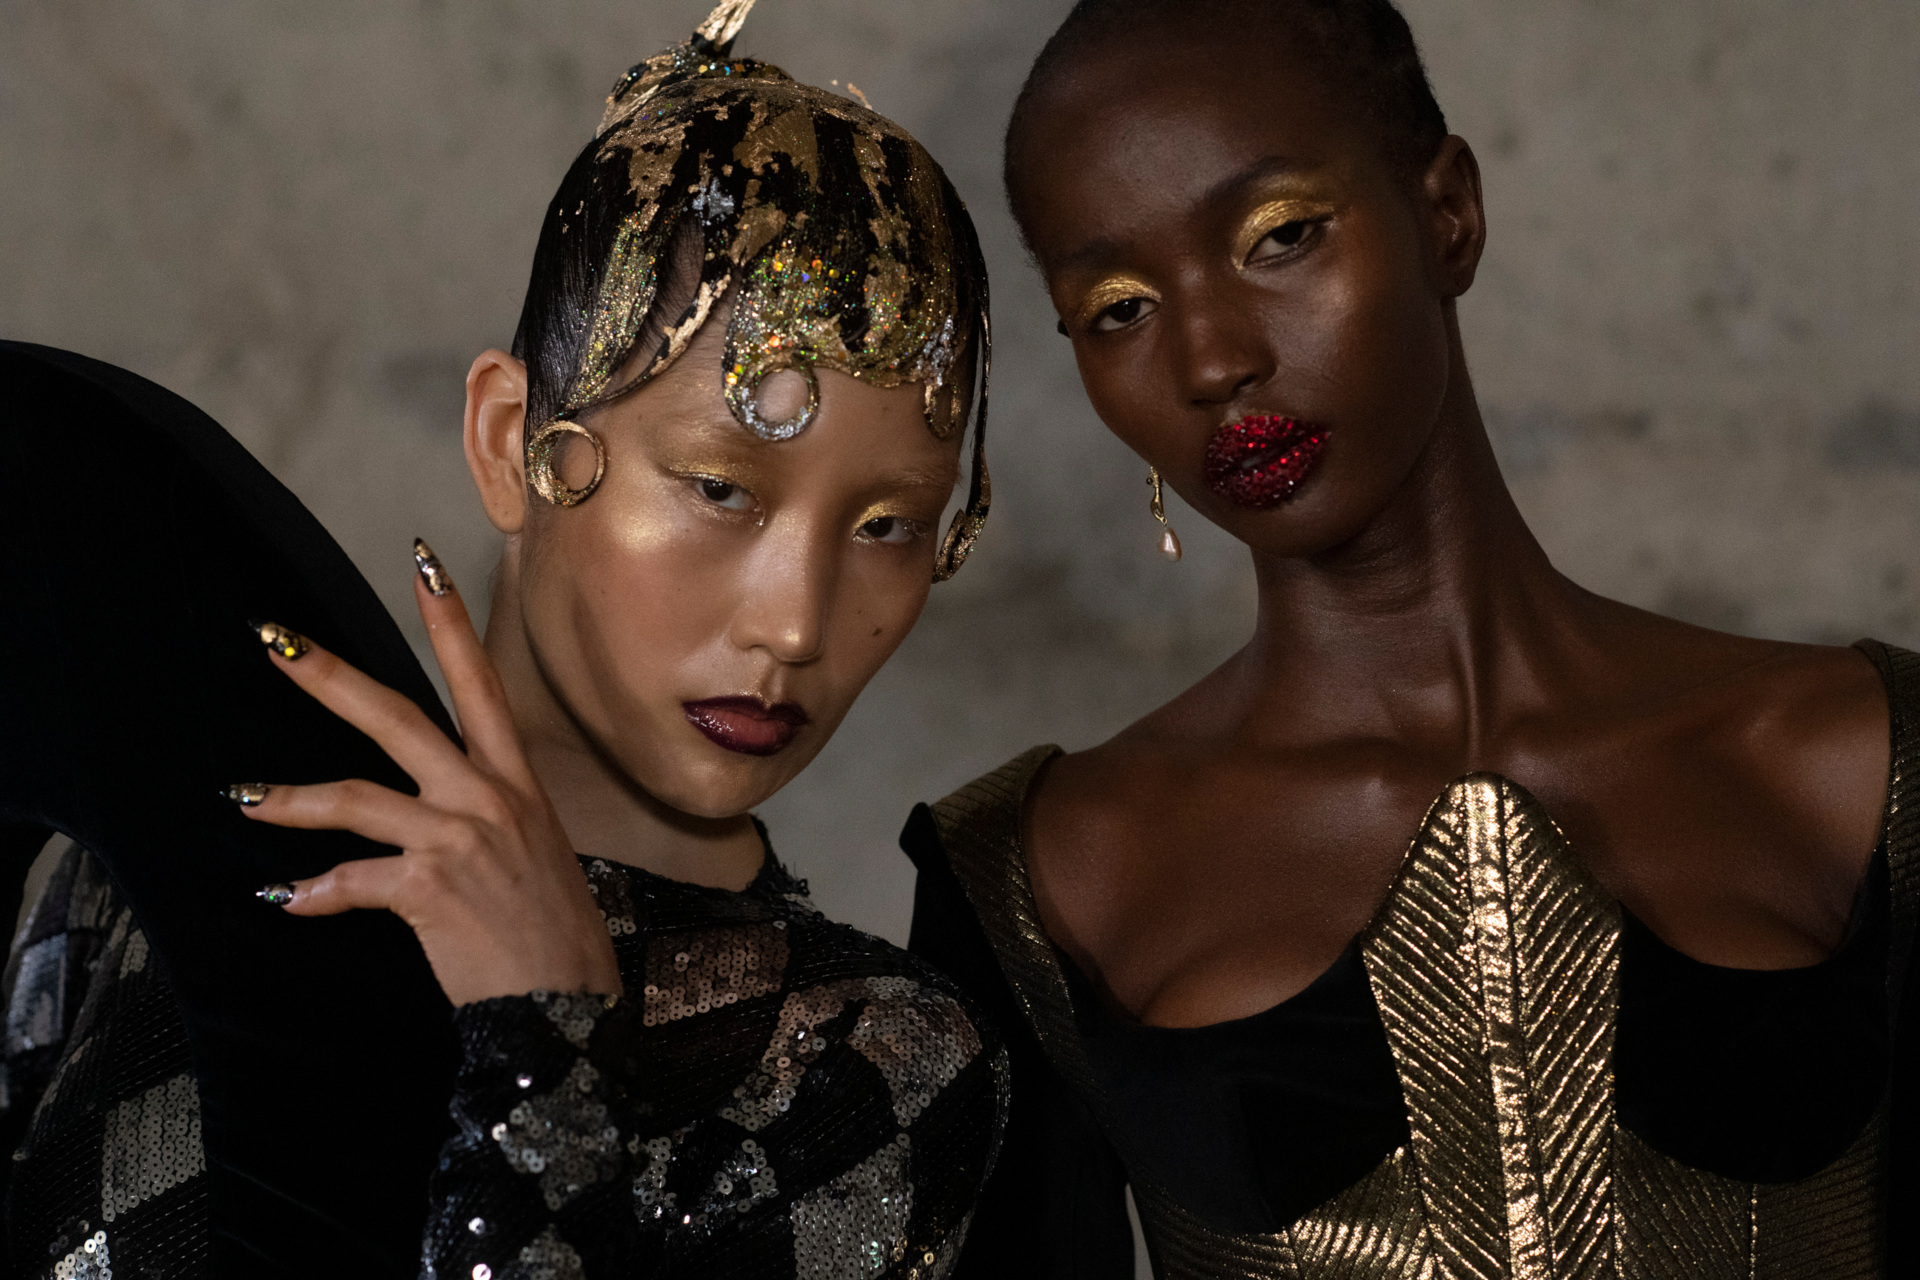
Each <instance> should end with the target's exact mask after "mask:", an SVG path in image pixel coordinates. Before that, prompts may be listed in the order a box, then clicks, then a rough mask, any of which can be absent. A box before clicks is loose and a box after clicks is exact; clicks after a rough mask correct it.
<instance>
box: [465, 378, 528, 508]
mask: <svg viewBox="0 0 1920 1280" xmlns="http://www.w3.org/2000/svg"><path fill="white" fill-rule="evenodd" d="M526 429H527V366H526V365H525V364H524V363H522V362H521V361H519V360H516V359H514V358H513V357H512V356H510V355H508V354H507V353H506V352H504V351H498V350H494V351H483V352H481V353H480V355H479V357H478V358H477V359H475V360H474V362H473V367H472V368H471V369H468V370H467V420H466V446H467V469H468V470H469V471H471V472H473V484H474V487H475V488H477V489H478V490H480V505H481V506H483V507H485V508H486V511H487V519H489V520H491V521H492V522H493V527H494V528H496V529H498V530H499V531H500V532H502V533H506V534H514V533H518V532H520V530H521V529H522V528H523V527H524V526H525V525H526V523H527V473H526V450H525V449H524V448H523V447H522V444H521V441H522V440H523V439H524V437H525V434H526Z"/></svg>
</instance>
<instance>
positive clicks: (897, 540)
mask: <svg viewBox="0 0 1920 1280" xmlns="http://www.w3.org/2000/svg"><path fill="white" fill-rule="evenodd" d="M920 530H921V524H920V522H919V521H918V520H909V519H907V518H906V517H904V516H876V517H875V518H874V519H872V520H869V521H867V522H866V523H865V524H863V525H861V526H860V531H859V533H858V534H857V535H856V536H858V537H859V539H860V540H861V541H862V542H884V543H888V544H890V545H893V546H898V545H900V544H901V543H905V542H912V541H913V540H914V539H915V538H917V537H919V536H920Z"/></svg>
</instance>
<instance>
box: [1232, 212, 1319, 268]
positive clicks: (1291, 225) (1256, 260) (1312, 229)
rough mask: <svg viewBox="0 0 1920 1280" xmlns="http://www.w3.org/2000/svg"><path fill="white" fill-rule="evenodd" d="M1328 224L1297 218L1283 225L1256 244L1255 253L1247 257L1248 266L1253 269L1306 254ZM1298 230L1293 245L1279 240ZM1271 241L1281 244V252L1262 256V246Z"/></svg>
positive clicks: (1314, 219)
mask: <svg viewBox="0 0 1920 1280" xmlns="http://www.w3.org/2000/svg"><path fill="white" fill-rule="evenodd" d="M1326 222H1327V220H1326V219H1325V218H1295V219H1293V220H1291V221H1288V222H1283V223H1281V224H1280V225H1279V226H1277V227H1275V228H1274V229H1273V230H1271V231H1269V232H1267V234H1265V235H1263V236H1261V237H1260V238H1259V239H1258V240H1256V241H1255V242H1254V245H1253V252H1251V253H1249V254H1248V255H1247V261H1246V265H1247V266H1250V267H1251V266H1254V265H1256V264H1263V263H1268V262H1280V261H1284V260H1286V259H1288V258H1292V257H1294V256H1295V255H1297V254H1299V253H1302V252H1304V251H1305V250H1306V248H1307V247H1308V246H1309V245H1310V244H1312V243H1313V240H1314V238H1315V237H1316V236H1318V235H1319V233H1320V229H1321V228H1322V227H1324V226H1325V225H1326ZM1296 228H1297V232H1296V236H1295V239H1294V240H1293V242H1292V243H1290V244H1288V243H1282V242H1281V241H1280V240H1279V237H1280V236H1281V235H1282V234H1283V233H1285V232H1287V231H1293V230H1295V229H1296ZM1270 240H1271V241H1274V242H1275V243H1277V244H1279V246H1280V251H1279V252H1278V253H1270V254H1266V255H1265V256H1262V255H1261V254H1260V246H1261V245H1264V244H1266V243H1267V242H1268V241H1270Z"/></svg>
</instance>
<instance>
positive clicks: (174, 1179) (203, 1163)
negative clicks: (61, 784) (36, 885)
mask: <svg viewBox="0 0 1920 1280" xmlns="http://www.w3.org/2000/svg"><path fill="white" fill-rule="evenodd" d="M0 998H3V1000H4V1004H5V1008H6V1038H5V1042H4V1049H3V1050H0V1070H4V1072H5V1076H4V1081H5V1087H4V1095H3V1096H0V1140H4V1146H3V1148H0V1149H4V1150H5V1151H6V1152H7V1153H8V1154H11V1155H12V1157H13V1159H12V1162H11V1163H12V1174H13V1176H12V1185H11V1189H10V1192H11V1193H10V1196H9V1199H8V1203H7V1215H6V1229H7V1236H8V1241H7V1243H8V1252H9V1255H10V1258H11V1268H10V1271H9V1274H10V1275H18V1276H31V1277H41V1276H46V1277H51V1278H52V1280H112V1278H113V1277H114V1276H115V1275H120V1276H139V1277H142V1280H199V1278H200V1277H203V1276H206V1275H208V1274H210V1273H209V1271H208V1251H209V1243H210V1241H209V1236H210V1230H211V1225H210V1222H209V1218H208V1213H207V1156H206V1149H205V1146H204V1144H203V1143H202V1142H201V1138H200V1089H199V1082H198V1081H197V1079H196V1078H195V1076H194V1073H193V1060H192V1055H191V1054H190V1053H189V1051H188V1047H187V1030H186V1026H185V1024H184V1023H183V1022H182V1021H181V1018H180V1009H179V1006H178V1005H177V1004H175V1002H174V998H173V992H172V991H171V990H170V989H169V988H168V986H167V983H166V979H165V978H164V977H163V976H162V974H161V973H160V966H159V962H158V961H157V960H156V959H155V957H154V955H153V952H152V948H151V947H150V946H149V945H148V944H147V936H146V934H145V933H143V932H141V930H140V926H139V925H138V924H136V923H135V922H134V919H133V912H132V911H131V910H129V909H128V908H127V906H126V904H125V903H124V902H123V901H122V900H121V898H120V896H119V894H117V893H116V892H115V891H114V888H113V885H112V882H111V881H110V880H109V879H108V878H107V874H106V869H105V868H104V867H103V866H101V864H100V861H99V859H97V858H95V857H94V856H93V855H92V854H89V853H88V852H87V851H86V850H84V849H82V848H81V847H80V846H79V845H69V846H68V847H67V849H66V851H65V852H64V853H63V854H62V855H61V856H60V860H59V862H58V863H57V864H56V865H55V867H54V870H53V874H52V875H51V876H49V877H48V879H47V883H46V887H45V888H44V889H42V890H41V892H40V895H39V897H38V898H37V899H36V900H35V901H34V903H33V906H32V908H31V910H30V911H29V913H28V915H27V920H26V924H25V925H24V926H23V927H22V928H21V930H20V933H19V935H18V936H17V937H16V938H15V939H14V942H13V949H12V952H11V954H10V955H9V956H8V959H7V968H6V978H5V989H4V996H3V997H0Z"/></svg>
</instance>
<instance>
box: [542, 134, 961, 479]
mask: <svg viewBox="0 0 1920 1280" xmlns="http://www.w3.org/2000/svg"><path fill="white" fill-rule="evenodd" d="M939 182H940V200H941V202H942V205H943V207H944V208H943V211H944V214H945V217H946V219H947V222H948V225H949V226H950V227H952V229H953V232H954V240H955V249H956V256H957V259H958V261H957V264H956V265H958V266H959V267H960V270H958V271H957V272H956V273H955V276H956V279H955V286H956V289H957V291H958V294H959V298H958V301H959V314H960V315H961V316H962V317H965V318H967V322H966V323H963V325H962V326H961V332H960V334H959V335H958V336H957V337H956V346H957V348H958V355H959V358H958V359H957V360H956V362H955V364H954V377H953V394H954V395H955V396H956V397H957V398H958V399H957V404H958V406H959V409H960V413H961V415H962V419H963V420H964V418H965V415H966V414H967V413H968V412H969V411H970V410H973V409H975V408H977V407H978V406H979V402H980V401H981V400H983V399H984V394H985V388H984V387H981V386H977V385H976V378H977V377H978V376H979V374H980V373H981V371H982V370H981V366H982V363H983V357H984V356H985V355H986V351H985V324H986V310H987V298H986V293H985V289H986V259H985V257H984V256H983V254H982V252H981V249H980V241H979V237H978V235H977V233H976V232H975V230H974V226H973V219H972V218H971V217H970V216H969V215H968V213H967V208H966V205H965V203H964V202H963V201H962V200H961V199H960V195H959V193H958V192H957V191H956V190H954V188H953V185H952V183H951V182H949V181H948V180H947V177H946V175H945V174H944V173H940V174H939ZM638 204H639V200H638V198H637V197H636V195H635V193H634V191H633V186H632V183H631V181H630V180H629V177H628V163H627V156H626V153H625V152H614V153H608V152H607V150H606V149H605V148H603V146H602V140H601V139H599V138H595V139H594V140H593V141H592V142H589V143H588V144H587V145H586V146H585V147H584V148H582V149H581V151H580V154H579V155H578V156H576V157H575V159H574V161H573V164H572V165H570V166H569V167H568V169H567V173H566V176H565V177H563V178H562V179H561V180H560V188H559V190H558V191H556V192H555V193H554V196H553V199H552V201H551V202H549V204H548V206H547V215H546V218H545V219H544V220H543V221H542V223H541V227H540V239H539V242H538V244H537V245H536V246H535V248H534V254H533V269H532V271H531V272H530V273H529V278H528V281H527V294H526V299H525V301H524V302H523V303H522V304H521V309H520V322H519V325H518V326H517V327H516V329H515V331H514V335H513V348H512V351H513V355H514V356H515V357H517V358H518V359H520V360H522V361H524V362H525V363H526V366H527V407H526V420H527V429H528V430H529V431H532V430H533V429H534V428H535V427H536V426H538V425H539V424H541V423H545V422H549V421H551V420H552V419H553V418H554V417H556V416H557V415H559V414H560V413H561V412H562V411H563V409H564V408H566V398H567V392H568V388H569V385H570V384H571V383H572V381H573V379H574V377H575V375H576V373H577V371H578V370H579V368H580V362H581V358H582V355H583V354H584V353H585V351H586V347H587V343H588V341H589V339H590V338H591V333H592V328H593V325H592V316H593V311H594V303H595V300H596V299H597V298H598V297H599V294H600V289H601V285H602V284H603V282H604V281H605V279H606V275H607V265H608V261H609V259H610V258H611V257H612V256H613V251H614V244H615V241H616V240H617V239H618V238H619V236H620V234H621V230H622V228H623V227H624V226H625V225H626V223H627V220H628V218H629V216H630V215H631V214H632V213H633V212H634V210H635V209H636V208H637V207H638ZM701 248H702V241H701V239H700V236H699V235H698V234H697V232H696V231H695V230H694V224H693V222H692V221H691V220H683V221H682V222H680V223H679V224H678V225H677V227H676V228H675V231H674V233H673V234H672V236H671V237H670V238H669V241H668V246H667V251H666V252H665V253H664V254H662V255H661V261H660V262H659V264H658V271H659V277H660V283H659V291H658V293H657V294H656V295H655V296H654V300H653V305H652V306H651V307H650V308H648V311H647V315H646V319H645V321H644V322H643V323H642V325H641V327H640V329H639V331H638V332H637V333H636V334H635V335H634V338H633V341H632V342H631V343H629V344H628V346H627V349H626V351H625V352H623V353H621V354H620V355H619V357H618V358H617V360H616V363H624V362H625V361H626V360H627V359H628V358H629V357H631V356H632V355H634V354H636V353H653V352H654V351H656V350H658V349H659V348H661V347H662V345H663V344H664V340H665V337H666V332H667V329H668V327H669V326H670V325H672V324H674V323H675V322H676V321H677V320H678V319H679V318H680V317H681V316H682V315H683V314H684V313H685V312H686V311H687V309H688V308H689V307H690V306H691V305H692V303H693V297H694V292H695V290H696V289H697V288H698V286H699V283H700V268H701ZM977 483H978V482H977V481H976V485H977Z"/></svg>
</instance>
